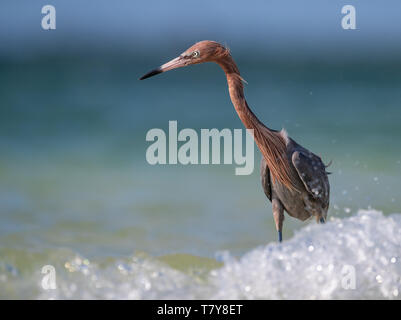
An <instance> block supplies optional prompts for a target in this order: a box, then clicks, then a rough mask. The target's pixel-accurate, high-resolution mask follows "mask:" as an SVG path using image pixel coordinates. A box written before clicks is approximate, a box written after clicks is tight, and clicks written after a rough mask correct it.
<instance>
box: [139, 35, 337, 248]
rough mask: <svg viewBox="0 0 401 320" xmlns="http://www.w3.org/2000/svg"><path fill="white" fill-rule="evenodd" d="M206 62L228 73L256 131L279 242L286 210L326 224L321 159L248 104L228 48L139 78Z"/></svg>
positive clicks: (202, 49) (203, 49) (197, 52)
mask: <svg viewBox="0 0 401 320" xmlns="http://www.w3.org/2000/svg"><path fill="white" fill-rule="evenodd" d="M203 62H216V63H217V64H218V65H219V66H220V67H221V68H222V69H223V70H224V72H225V74H226V77H227V83H228V89H229V93H230V98H231V101H232V103H233V105H234V108H235V110H236V111H237V113H238V116H239V118H240V119H241V121H242V123H243V124H244V126H245V127H246V128H247V129H253V138H254V140H255V142H256V144H257V146H258V148H259V150H260V151H261V153H262V161H261V178H262V186H263V190H264V192H265V194H266V196H267V198H268V199H269V200H270V201H271V203H272V208H273V217H274V221H275V223H276V229H277V232H278V239H279V241H280V242H281V241H282V228H283V221H284V210H285V211H287V213H288V214H289V215H290V216H292V217H294V218H297V219H300V220H302V221H304V220H306V219H308V218H310V217H312V216H314V217H315V218H316V220H317V222H320V223H324V222H325V221H326V217H327V210H328V207H329V193H330V185H329V180H328V178H327V172H326V166H325V165H324V164H323V162H322V160H321V159H320V157H318V156H317V155H315V154H313V153H312V152H310V151H309V150H307V149H305V148H304V147H302V146H300V145H299V144H298V143H296V142H295V141H294V140H293V139H291V138H290V137H288V135H287V133H286V131H285V130H281V131H277V130H272V129H269V128H268V127H266V126H265V125H264V124H263V123H262V122H261V121H260V120H259V119H258V118H257V117H256V116H255V114H254V113H253V112H252V111H251V109H250V108H249V106H248V104H247V102H246V100H245V97H244V90H243V83H242V82H243V79H242V78H241V75H240V72H239V70H238V67H237V65H236V64H235V62H234V60H233V58H232V57H231V54H230V51H229V50H228V49H227V48H225V47H224V46H222V45H221V44H219V43H217V42H214V41H201V42H198V43H196V44H194V45H193V46H192V47H190V48H189V49H188V50H186V51H184V52H183V53H182V54H181V55H179V56H178V57H177V58H175V59H173V60H171V61H169V62H167V63H165V64H163V65H162V66H160V67H159V68H157V69H155V70H153V71H150V72H149V73H147V74H145V75H144V76H143V77H141V78H140V80H143V79H146V78H149V77H152V76H154V75H157V74H159V73H162V72H165V71H168V70H172V69H176V68H180V67H185V66H189V65H192V64H198V63H203Z"/></svg>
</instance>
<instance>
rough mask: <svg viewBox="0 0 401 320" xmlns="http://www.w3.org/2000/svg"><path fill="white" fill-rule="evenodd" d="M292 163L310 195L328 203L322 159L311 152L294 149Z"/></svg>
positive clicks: (327, 185) (327, 187) (327, 188)
mask: <svg viewBox="0 0 401 320" xmlns="http://www.w3.org/2000/svg"><path fill="white" fill-rule="evenodd" d="M292 164H293V165H294V167H295V169H296V170H297V172H298V175H299V178H300V179H301V181H302V182H303V184H304V185H305V188H306V190H307V191H308V192H309V193H310V194H311V195H312V197H313V198H315V199H321V200H323V202H327V204H328V199H329V188H330V186H329V179H328V178H327V173H326V167H325V165H324V163H323V162H322V160H321V159H320V158H319V157H318V156H316V155H315V154H313V153H312V152H308V151H307V152H303V151H296V152H294V153H293V154H292Z"/></svg>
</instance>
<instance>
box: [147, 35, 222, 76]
mask: <svg viewBox="0 0 401 320" xmlns="http://www.w3.org/2000/svg"><path fill="white" fill-rule="evenodd" d="M229 54H230V51H229V50H228V49H227V48H225V47H224V46H222V45H221V44H220V43H218V42H215V41H209V40H205V41H200V42H197V43H195V44H194V45H193V46H192V47H190V48H188V49H187V50H185V51H184V52H183V53H181V54H180V55H179V56H178V57H177V58H175V59H173V60H171V61H169V62H167V63H165V64H163V65H161V66H160V67H158V68H156V69H154V70H152V71H150V72H148V73H147V74H145V75H144V76H142V77H141V78H140V79H139V80H144V79H146V78H149V77H152V76H155V75H157V74H159V73H162V72H166V71H169V70H172V69H177V68H181V67H186V66H189V65H192V64H198V63H203V62H211V61H215V62H217V61H218V60H220V59H222V58H224V57H226V56H227V55H229Z"/></svg>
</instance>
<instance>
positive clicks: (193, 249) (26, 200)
mask: <svg viewBox="0 0 401 320" xmlns="http://www.w3.org/2000/svg"><path fill="white" fill-rule="evenodd" d="M234 56H235V55H234ZM169 58H173V57H163V56H162V55H161V54H160V52H157V53H153V55H152V56H149V57H146V56H137V57H135V56H132V57H131V56H126V55H123V56H121V55H117V54H110V55H107V54H106V55H104V56H100V55H95V56H93V55H91V54H87V55H85V54H83V55H73V54H71V55H66V56H63V55H49V56H43V55H41V56H37V57H31V58H26V57H25V58H23V57H19V58H7V57H3V58H1V59H0V155H1V156H0V298H2V299H20V298H28V299H50V298H52V299H53V298H55V299H79V298H84V299H97V298H102V299H152V298H154V299H165V298H166V299H187V298H217V299H237V298H247V299H348V298H355V299H373V298H378V299H400V297H401V62H397V61H364V62H360V63H355V62H344V63H343V62H338V61H337V62H333V63H328V62H327V61H326V62H322V61H307V60H304V61H292V60H289V61H287V60H286V59H285V58H282V59H279V58H277V59H276V60H274V59H272V60H269V59H263V57H251V58H246V57H244V56H241V55H240V54H239V59H238V65H239V67H240V70H241V74H242V76H243V77H244V78H245V79H246V80H247V82H248V84H247V85H245V95H246V97H247V100H248V104H249V105H250V107H251V108H252V109H253V111H254V112H255V113H256V115H257V116H258V117H259V118H260V119H261V120H262V121H263V122H264V123H265V124H266V125H268V126H269V127H271V128H274V129H281V128H285V129H286V130H287V131H288V133H289V135H290V136H291V137H292V138H293V139H294V140H296V141H297V142H299V143H300V144H302V145H303V146H305V147H307V148H309V149H310V150H312V151H313V152H314V153H316V154H318V155H320V156H321V157H322V159H323V161H324V162H325V163H329V162H330V161H331V162H332V164H331V165H330V167H329V168H328V170H329V171H330V172H332V174H331V175H330V176H329V179H330V183H331V201H330V209H329V214H328V217H329V219H328V222H327V224H325V225H317V224H316V222H315V221H314V220H310V221H306V222H300V221H297V220H295V219H293V218H291V217H289V216H288V215H286V219H285V222H284V230H283V238H284V241H283V243H282V244H278V243H277V242H276V239H277V234H276V231H275V227H274V222H273V218H272V213H271V205H270V203H269V201H268V200H267V199H266V197H265V195H264V193H263V191H262V188H261V186H260V178H259V171H258V170H259V159H260V153H259V151H257V150H256V148H255V170H254V172H253V174H251V175H248V176H236V175H235V167H236V165H235V164H232V165H223V164H222V165H187V166H184V165H180V164H178V165H155V166H152V165H149V164H148V163H147V161H146V158H145V154H146V149H147V147H148V146H149V145H150V144H151V143H150V142H147V141H146V140H145V137H146V133H147V132H148V130H150V129H152V128H161V129H163V130H165V131H166V132H167V131H168V122H169V121H170V120H175V121H178V129H179V130H181V129H184V128H193V129H195V130H197V131H198V132H199V130H200V129H201V128H206V129H212V128H217V129H219V130H221V129H223V128H229V129H231V130H232V129H242V128H243V126H242V123H241V122H240V121H239V119H238V117H237V115H236V113H235V110H234V108H233V106H232V105H231V102H230V100H229V96H228V92H227V85H226V81H225V77H224V75H223V73H222V71H221V70H220V69H219V68H218V66H217V65H213V64H205V65H197V66H193V67H191V68H186V69H181V70H175V71H172V72H169V73H166V74H162V75H159V76H157V77H154V78H151V79H148V80H146V81H138V78H139V77H140V76H141V75H143V74H144V73H146V72H147V71H149V70H150V69H152V68H154V67H156V66H158V65H160V64H161V63H163V62H165V60H168V59H169ZM45 265H51V266H54V268H55V271H56V284H57V289H55V290H46V289H44V288H43V287H42V279H43V277H44V276H45V275H44V274H42V273H41V270H42V267H43V266H45ZM350 266H351V270H353V271H354V274H355V286H354V287H352V288H346V285H344V277H345V275H344V270H345V271H346V270H350V269H347V268H349V267H350ZM344 268H346V269H344Z"/></svg>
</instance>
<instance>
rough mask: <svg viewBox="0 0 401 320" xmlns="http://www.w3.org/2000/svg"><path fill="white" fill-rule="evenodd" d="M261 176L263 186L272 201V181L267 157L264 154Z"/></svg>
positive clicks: (261, 163)
mask: <svg viewBox="0 0 401 320" xmlns="http://www.w3.org/2000/svg"><path fill="white" fill-rule="evenodd" d="M260 177H261V178H262V187H263V191H264V192H265V195H266V197H267V198H268V199H269V200H270V201H272V188H271V183H270V170H269V167H268V166H267V163H266V160H265V158H264V157H263V156H262V160H261V161H260Z"/></svg>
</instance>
